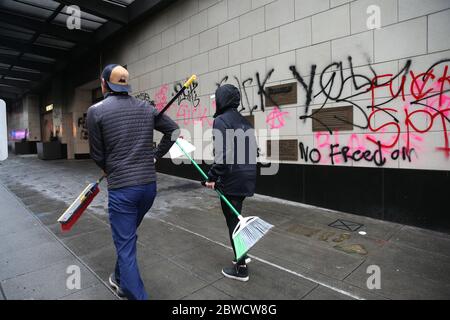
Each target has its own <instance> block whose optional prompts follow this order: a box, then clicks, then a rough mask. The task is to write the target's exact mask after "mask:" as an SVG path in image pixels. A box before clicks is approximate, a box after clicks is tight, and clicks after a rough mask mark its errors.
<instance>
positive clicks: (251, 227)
mask: <svg viewBox="0 0 450 320" xmlns="http://www.w3.org/2000/svg"><path fill="white" fill-rule="evenodd" d="M175 143H176V145H177V146H178V148H180V150H181V151H182V152H183V153H184V155H185V156H186V157H187V158H188V159H189V160H190V161H191V162H192V164H193V165H194V167H195V168H196V169H197V170H198V172H200V174H201V175H202V177H203V178H204V179H205V180H208V179H209V177H208V176H207V175H206V173H205V172H204V171H203V170H202V168H200V166H199V165H198V164H197V162H195V160H194V159H192V157H191V156H190V155H189V152H191V151H192V149H195V148H194V147H192V148H190V150H189V152H188V151H186V150H185V149H184V148H183V146H182V145H185V148H186V146H188V147H189V145H190V144H189V143H188V142H187V141H185V140H183V139H177V141H176V142H175ZM215 191H216V192H217V194H218V195H219V197H220V199H222V200H223V201H224V202H225V203H226V204H227V206H228V207H230V209H231V211H233V213H234V214H235V215H236V216H237V217H238V219H239V223H238V225H237V226H236V228H235V229H234V231H233V234H232V238H233V243H234V248H235V250H236V261H239V260H240V259H241V258H242V257H244V256H245V254H246V253H247V252H248V251H249V250H250V249H251V248H252V247H253V246H254V245H255V244H256V243H257V242H258V241H259V240H260V239H261V238H262V237H263V236H264V235H265V234H266V233H267V232H268V231H269V230H270V229H271V228H272V227H273V225H271V224H270V223H267V222H266V221H264V220H262V219H261V218H258V217H247V218H244V217H243V216H242V215H241V214H240V213H239V212H238V211H237V210H236V208H235V207H234V206H233V205H232V204H231V202H230V201H228V199H227V198H226V197H225V196H224V195H223V193H222V192H221V191H220V190H219V189H217V188H216V189H215Z"/></svg>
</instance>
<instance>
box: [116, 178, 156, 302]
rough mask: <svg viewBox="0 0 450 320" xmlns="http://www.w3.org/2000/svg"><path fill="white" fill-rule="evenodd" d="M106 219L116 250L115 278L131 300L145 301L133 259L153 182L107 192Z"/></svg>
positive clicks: (136, 265)
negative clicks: (107, 212) (107, 218)
mask: <svg viewBox="0 0 450 320" xmlns="http://www.w3.org/2000/svg"><path fill="white" fill-rule="evenodd" d="M108 197H109V204H108V206H109V221H110V223H111V230H112V236H113V240H114V245H115V247H116V252H117V263H116V269H115V275H116V280H117V281H118V282H119V284H120V288H121V289H122V290H123V291H124V293H125V294H126V295H127V298H128V299H130V300H147V299H148V295H147V292H146V291H145V288H144V283H143V282H142V279H141V276H140V274H139V268H138V264H137V258H136V242H137V234H136V231H137V228H138V227H139V225H140V224H141V222H142V219H143V218H144V216H145V214H146V213H147V212H148V211H149V210H150V208H151V207H152V205H153V201H154V200H155V197H156V183H155V182H154V183H151V184H147V185H142V186H133V187H125V188H120V189H115V190H109V191H108Z"/></svg>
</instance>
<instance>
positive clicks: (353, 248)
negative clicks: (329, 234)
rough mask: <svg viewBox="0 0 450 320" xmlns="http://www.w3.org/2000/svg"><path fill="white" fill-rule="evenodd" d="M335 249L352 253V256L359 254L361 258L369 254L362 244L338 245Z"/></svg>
mask: <svg viewBox="0 0 450 320" xmlns="http://www.w3.org/2000/svg"><path fill="white" fill-rule="evenodd" d="M333 248H335V249H337V250H339V251H343V252H345V253H350V254H354V253H356V254H359V255H361V256H365V255H367V254H368V252H367V250H366V248H365V247H364V246H363V245H361V244H347V245H345V244H338V245H335V246H334V247H333Z"/></svg>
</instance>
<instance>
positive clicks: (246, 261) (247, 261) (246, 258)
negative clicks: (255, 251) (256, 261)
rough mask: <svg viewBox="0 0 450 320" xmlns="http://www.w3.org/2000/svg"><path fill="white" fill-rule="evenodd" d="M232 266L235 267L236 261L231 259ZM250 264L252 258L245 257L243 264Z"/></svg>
mask: <svg viewBox="0 0 450 320" xmlns="http://www.w3.org/2000/svg"><path fill="white" fill-rule="evenodd" d="M232 262H233V264H234V265H236V263H237V262H236V259H233V261H232ZM250 262H252V258H250V257H245V264H249V263H250Z"/></svg>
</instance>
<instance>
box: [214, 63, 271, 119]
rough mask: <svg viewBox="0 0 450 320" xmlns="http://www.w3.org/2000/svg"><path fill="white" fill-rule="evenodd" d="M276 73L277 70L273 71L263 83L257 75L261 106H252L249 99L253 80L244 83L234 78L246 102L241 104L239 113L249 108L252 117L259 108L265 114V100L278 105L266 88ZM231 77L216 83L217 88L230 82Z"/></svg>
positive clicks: (257, 74)
mask: <svg viewBox="0 0 450 320" xmlns="http://www.w3.org/2000/svg"><path fill="white" fill-rule="evenodd" d="M274 72H275V69H271V70H270V71H269V72H268V73H267V74H266V76H265V78H264V81H262V82H261V76H260V74H259V72H257V73H256V75H255V77H256V84H257V87H258V96H259V98H260V105H259V106H258V104H254V105H251V103H250V99H249V92H248V90H249V89H251V88H250V86H251V85H252V84H253V78H247V79H245V80H244V81H240V80H239V78H238V77H236V76H234V80H235V81H236V84H237V87H238V89H239V91H240V93H241V97H244V98H245V100H242V103H241V109H239V112H241V113H242V112H243V111H244V110H246V109H247V108H248V110H249V111H250V115H252V114H253V112H255V111H257V110H258V108H259V109H261V111H262V112H265V107H264V106H265V104H264V98H266V99H269V100H270V102H272V104H273V105H276V103H275V102H274V101H273V100H272V97H271V95H270V94H268V93H267V92H266V89H265V86H266V84H267V81H268V80H269V79H270V77H271V76H272V74H273V73H274ZM228 79H229V77H228V76H225V77H224V78H223V79H222V80H221V81H220V82H219V83H216V85H217V87H220V86H221V85H223V84H225V83H227V82H228Z"/></svg>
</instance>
